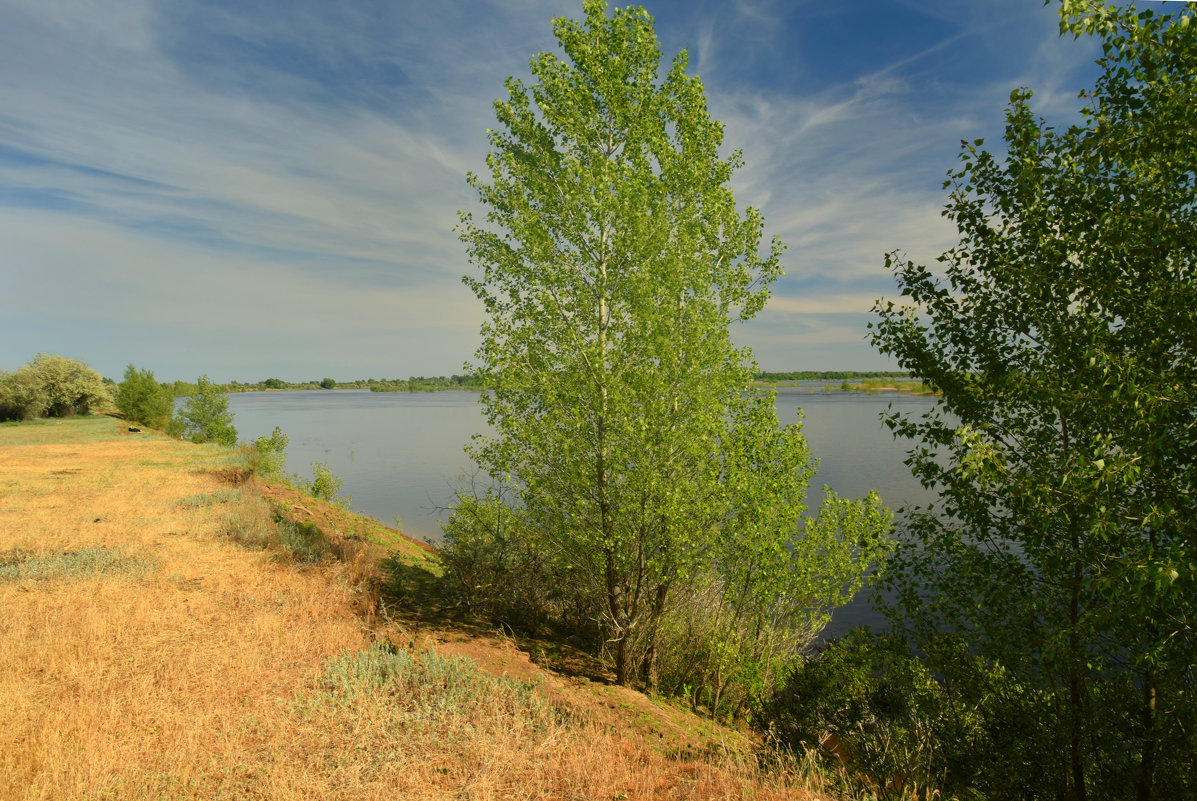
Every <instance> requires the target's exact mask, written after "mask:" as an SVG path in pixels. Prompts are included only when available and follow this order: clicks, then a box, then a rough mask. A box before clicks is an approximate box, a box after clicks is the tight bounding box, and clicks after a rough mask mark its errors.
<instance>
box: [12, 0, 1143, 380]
mask: <svg viewBox="0 0 1197 801" xmlns="http://www.w3.org/2000/svg"><path fill="white" fill-rule="evenodd" d="M1140 5H1146V3H1140ZM1152 5H1156V6H1158V5H1159V4H1158V3H1153V4H1152ZM646 8H647V9H648V11H649V12H650V13H651V14H653V16H654V17H655V19H656V29H657V34H658V36H659V37H660V39H661V42H662V48H663V50H664V52H665V54H666V58H671V57H672V55H673V54H674V53H676V52H677V51H678V50H680V49H683V48H685V49H687V50H689V52H690V63H691V71H692V72H695V73H697V74H699V75H700V76H701V77H702V79H703V81H704V83H705V85H706V88H707V98H708V103H709V105H710V108H711V112H712V115H713V116H714V117H716V118H717V119H720V120H722V121H723V122H724V123H725V125H726V140H725V141H726V145H727V147H728V149H729V150H730V148H732V147H739V148H741V149H742V150H743V152H744V158H745V162H746V165H745V168H744V169H743V170H741V171H740V172H739V173H738V174H737V175H736V177H735V179H734V182H733V188H734V190H735V192H736V197H737V200H738V201H739V203H740V204H741V206H742V207H743V206H745V205H753V206H756V207H757V208H759V209H761V211H762V213H763V214H764V217H765V227H766V234H767V235H768V236H772V235H774V234H776V235H780V236H781V238H782V239H783V240H784V241H785V243H786V244H787V246H788V251H787V252H786V255H785V264H786V273H787V274H786V276H785V277H784V278H783V279H781V280H780V281H778V282H777V283H776V284H775V285H774V292H773V299H772V301H771V303H770V305H769V306H768V308H767V309H766V310H765V311H764V312H763V313H762V314H761V315H760V316H759V318H758V319H757V320H754V321H752V322H751V323H750V324H748V325H746V326H742V327H740V328H738V329H737V331H736V334H735V336H736V338H737V341H739V342H741V343H742V344H746V345H750V346H751V347H752V348H753V349H754V351H755V354H756V357H757V360H758V362H759V363H760V365H761V367H762V368H764V369H769V370H789V369H834V368H844V369H875V368H887V367H892V366H893V365H892V363H891V362H889V361H887V360H886V359H885V358H883V357H881V356H880V355H878V354H876V353H874V352H873V351H872V350H871V349H870V347H869V345H868V344H867V342H866V340H865V325H866V323H867V321H868V319H869V316H870V315H869V308H870V307H871V306H872V302H873V300H874V299H876V298H877V297H879V296H882V295H887V294H888V295H891V296H892V295H894V294H896V293H895V291H894V284H893V279H892V277H891V276H890V274H889V273H888V272H886V270H885V268H884V259H883V254H884V253H885V252H886V251H888V250H892V249H895V248H900V249H903V250H905V251H906V252H907V253H908V254H909V255H910V257H912V258H915V259H917V260H920V261H924V262H928V261H931V260H932V259H934V257H935V256H936V255H937V254H938V253H939V252H941V251H942V250H944V249H945V248H947V247H948V246H950V244H951V243H952V241H953V229H952V228H951V227H950V225H949V224H948V223H947V222H946V221H945V220H943V219H942V218H941V216H940V211H941V209H942V207H943V202H944V197H945V196H944V193H943V191H942V189H941V184H942V182H943V179H944V174H945V172H946V171H947V170H948V169H949V168H951V167H952V165H953V164H954V163H955V159H956V154H957V150H958V145H959V141H960V140H961V139H970V140H971V139H975V138H980V137H984V138H986V139H987V140H989V141H990V142H991V143H993V144H995V145H997V144H1000V143H999V141H998V140H999V139H1000V134H1001V127H1002V115H1003V111H1004V107H1005V103H1006V100H1007V98H1008V96H1009V93H1010V91H1011V90H1012V89H1014V88H1016V87H1018V86H1029V87H1030V88H1032V89H1033V90H1035V92H1036V97H1037V100H1036V103H1037V106H1038V108H1039V111H1040V113H1041V114H1042V115H1044V116H1046V117H1048V118H1049V119H1055V120H1064V121H1067V120H1071V119H1072V115H1073V114H1074V113H1075V111H1076V109H1077V108H1078V107H1079V101H1078V100H1077V99H1076V94H1077V91H1078V90H1080V89H1081V88H1083V87H1085V86H1087V85H1089V84H1090V83H1091V82H1092V79H1093V75H1094V67H1093V66H1092V62H1093V59H1094V58H1096V56H1097V50H1096V47H1095V44H1094V43H1093V42H1091V41H1086V40H1080V41H1075V40H1073V39H1072V38H1071V37H1067V38H1061V37H1060V36H1059V35H1058V22H1057V17H1056V8H1055V6H1054V5H1053V6H1049V7H1044V6H1043V5H1042V3H1041V2H1040V0H918V1H917V2H916V0H821V1H820V2H813V1H812V2H807V1H806V0H776V1H771V0H719V1H717V0H661V1H660V2H650V3H649V4H648V5H646ZM560 15H568V16H574V17H580V16H581V11H580V3H576V2H564V1H559V0H438V1H437V2H433V3H429V2H418V3H417V2H408V0H338V2H335V3H333V2H327V0H288V2H277V1H275V2H270V1H269V0H255V1H254V2H250V3H247V2H242V1H241V0H236V1H234V0H222V1H220V2H194V1H192V0H54V2H47V0H0V243H2V244H0V369H14V368H16V367H18V366H20V365H21V364H22V363H24V362H25V361H26V360H28V359H29V358H30V357H31V356H33V354H35V353H37V352H40V351H49V352H57V353H62V354H64V355H68V356H71V357H74V358H80V359H84V360H86V361H87V362H89V363H90V364H91V365H92V366H93V367H95V368H96V369H97V370H99V371H100V372H101V373H103V374H105V375H109V376H112V377H114V378H118V379H119V377H120V374H121V372H122V371H123V368H124V365H125V364H127V363H129V362H132V363H135V364H137V365H138V366H139V367H148V368H149V369H152V370H154V371H155V374H156V375H157V376H158V377H159V378H160V379H164V380H165V379H175V378H194V377H195V376H196V375H199V374H201V373H207V374H209V375H210V376H211V377H212V378H213V379H214V380H217V381H228V380H242V381H255V380H261V379H264V378H266V377H268V376H279V377H282V378H286V379H290V380H305V379H310V378H319V377H322V376H332V377H335V378H338V379H352V378H366V377H406V376H408V375H433V374H437V375H439V374H449V373H454V372H460V371H461V369H462V363H463V362H464V361H466V360H467V359H469V358H470V357H471V355H472V353H473V351H474V348H475V347H476V344H477V338H478V325H479V322H480V320H481V309H480V306H479V304H478V303H477V302H476V301H475V299H474V297H473V295H472V294H471V293H470V292H469V290H468V289H466V288H465V287H464V286H462V284H461V283H460V277H461V275H462V274H464V273H466V272H469V271H470V270H471V269H472V268H471V267H470V265H469V264H468V263H467V262H466V259H465V253H464V248H463V247H462V245H461V244H460V243H459V242H458V240H457V238H456V236H455V234H454V233H453V231H452V228H453V226H454V224H455V221H456V210H457V209H459V208H464V209H475V210H476V209H477V206H476V203H475V200H474V197H473V196H472V194H471V192H470V191H469V190H468V187H467V186H466V184H465V173H466V171H467V170H481V169H482V167H483V159H484V157H485V153H486V146H487V144H486V137H485V131H486V128H487V127H488V125H491V124H492V121H493V116H492V111H491V101H492V100H493V99H495V98H497V97H499V96H501V95H502V94H503V87H502V82H503V79H504V78H505V77H507V76H509V75H517V76H521V77H526V76H527V74H528V70H527V65H528V61H529V60H530V58H531V57H532V56H533V55H534V54H535V53H537V52H539V51H543V50H552V49H554V48H555V41H554V39H553V37H552V32H551V27H550V20H551V19H552V18H553V17H556V16H560Z"/></svg>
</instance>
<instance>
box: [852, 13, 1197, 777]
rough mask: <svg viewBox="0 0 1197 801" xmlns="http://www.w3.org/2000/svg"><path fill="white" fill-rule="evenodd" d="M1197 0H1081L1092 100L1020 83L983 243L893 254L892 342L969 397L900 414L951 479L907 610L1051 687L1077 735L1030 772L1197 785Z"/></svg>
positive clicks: (917, 554) (901, 608)
mask: <svg viewBox="0 0 1197 801" xmlns="http://www.w3.org/2000/svg"><path fill="white" fill-rule="evenodd" d="M1193 16H1194V9H1193V7H1192V6H1191V5H1190V6H1186V7H1182V8H1181V9H1180V10H1179V14H1178V15H1176V16H1159V15H1156V14H1155V12H1153V11H1152V10H1143V11H1139V10H1136V9H1134V8H1126V9H1116V8H1113V7H1109V8H1107V7H1104V6H1101V5H1100V4H1098V3H1096V2H1090V0H1067V2H1065V3H1064V4H1063V11H1062V17H1061V19H1062V23H1061V29H1062V31H1070V32H1072V33H1074V34H1075V35H1078V36H1079V35H1083V34H1092V35H1095V36H1097V37H1098V38H1099V39H1100V41H1101V45H1102V52H1103V56H1102V58H1101V60H1100V61H1099V62H1098V64H1099V66H1100V67H1101V69H1102V72H1101V77H1100V78H1099V80H1098V82H1097V85H1096V86H1095V88H1094V89H1093V90H1092V91H1088V92H1085V93H1082V97H1084V98H1085V99H1086V100H1087V101H1088V107H1087V108H1086V109H1085V111H1084V113H1083V118H1082V120H1081V121H1080V122H1079V123H1078V124H1076V125H1075V126H1073V127H1071V128H1068V129H1067V130H1063V131H1061V130H1057V129H1054V128H1051V127H1049V126H1047V125H1046V124H1045V123H1044V122H1043V121H1042V120H1040V119H1037V118H1036V117H1035V116H1034V114H1033V112H1032V109H1031V93H1030V92H1029V91H1026V90H1020V91H1016V92H1014V93H1013V95H1012V96H1011V104H1010V107H1009V110H1008V113H1007V125H1006V132H1005V143H1004V144H1005V148H1004V149H1005V151H1006V155H1005V156H1004V157H1001V156H996V155H993V154H991V153H989V152H988V151H986V150H984V149H983V148H982V142H981V141H980V140H977V141H975V142H971V143H969V142H966V143H963V150H962V153H961V166H960V167H959V168H958V169H957V170H955V171H954V172H952V173H951V174H950V176H949V180H948V181H947V182H946V183H945V186H950V187H951V190H952V194H951V199H950V202H949V205H948V210H947V215H948V216H949V217H951V218H952V219H953V220H954V221H955V223H956V225H957V228H958V229H959V232H960V243H959V244H958V245H957V246H956V247H955V248H953V249H951V250H949V251H948V252H947V253H945V254H944V255H943V256H942V257H941V258H940V261H941V266H940V267H938V268H937V269H936V270H934V271H932V270H930V269H928V268H926V267H923V266H918V265H915V264H913V263H910V262H902V261H901V260H900V259H899V258H898V257H897V256H896V255H891V256H890V257H889V258H888V259H887V261H888V263H889V264H890V266H891V268H893V269H894V270H895V271H896V273H897V278H898V282H899V284H900V286H901V289H902V292H901V294H902V295H903V296H904V297H903V301H902V304H901V305H899V304H895V303H892V302H879V303H878V305H877V307H876V311H877V312H878V314H879V315H880V320H879V322H878V323H877V324H876V328H875V333H874V335H873V341H874V343H875V345H876V346H877V347H878V348H879V349H880V350H881V351H882V352H883V353H887V354H892V355H893V356H895V357H896V358H897V359H898V362H899V364H900V365H901V366H902V367H904V368H907V369H909V370H911V371H912V372H913V373H914V374H915V375H916V376H918V377H920V378H923V379H924V380H927V381H929V382H930V383H931V384H932V385H933V386H935V387H936V388H937V389H939V390H940V391H941V392H942V396H943V402H942V404H941V405H940V407H939V409H938V410H936V411H935V412H932V413H931V414H929V415H927V416H925V417H924V418H922V419H919V420H913V419H908V418H902V417H898V416H895V417H892V418H890V420H889V423H890V425H891V426H892V427H893V428H894V430H895V431H896V432H897V434H899V435H901V436H904V437H908V438H911V439H912V440H913V441H914V442H915V443H916V444H915V445H914V448H913V450H912V451H911V454H910V459H909V462H908V463H909V464H910V465H911V466H912V468H913V470H914V471H915V474H916V475H918V476H919V477H920V478H921V479H922V480H923V482H924V484H925V485H927V486H928V487H932V488H935V489H937V490H938V491H939V493H940V497H941V505H940V506H939V508H936V509H934V510H914V511H912V512H911V513H910V514H909V515H908V517H907V524H906V526H907V532H908V536H909V538H910V540H911V542H912V545H911V546H910V547H908V548H904V549H902V550H901V551H900V552H899V554H898V556H897V557H896V559H895V563H894V565H893V570H892V572H891V573H890V576H891V583H892V588H893V590H894V591H895V592H896V593H897V594H898V598H899V600H898V602H897V604H896V607H895V609H894V610H893V611H894V615H893V617H892V619H893V620H894V621H895V623H897V624H899V625H900V626H901V627H902V628H903V629H904V630H906V631H907V633H908V634H909V635H910V636H911V638H912V640H913V642H914V643H915V644H916V646H918V647H920V648H923V649H925V650H926V649H927V648H928V643H930V642H932V641H933V640H934V639H935V638H936V637H938V636H939V632H942V631H945V630H956V631H960V632H962V633H966V634H967V637H968V640H969V643H970V645H971V646H972V647H974V648H976V649H977V650H978V651H979V652H980V653H981V654H983V655H985V656H986V657H987V658H989V659H990V660H992V661H993V662H995V663H998V664H1001V665H1002V666H1003V667H1004V669H1005V670H1007V671H1009V674H1010V676H1011V677H1012V680H1014V681H1015V682H1016V683H1017V684H1018V685H1019V686H1021V687H1028V688H1034V689H1035V690H1036V691H1039V692H1042V693H1043V699H1042V703H1041V706H1040V709H1041V715H1040V718H1039V721H1038V724H1037V725H1038V726H1039V727H1041V728H1043V729H1046V730H1048V731H1055V732H1062V733H1063V734H1064V737H1063V741H1062V742H1061V743H1059V746H1060V748H1059V750H1058V752H1045V753H1043V754H1041V755H1037V756H1036V755H1029V756H1030V759H1029V761H1027V762H1024V763H1015V762H1013V761H1011V762H1007V763H1002V764H1001V765H1000V767H996V768H995V769H996V770H1002V771H1005V772H1007V773H1015V772H1016V773H1018V775H1020V776H1022V777H1023V778H1024V779H1025V781H1026V783H1027V787H1028V788H1030V787H1035V788H1042V789H1041V790H1034V791H1033V792H1031V791H1029V792H1030V795H1029V797H1044V798H1047V797H1050V798H1057V797H1061V798H1075V799H1083V798H1125V797H1129V796H1131V795H1135V796H1137V797H1138V798H1140V799H1145V798H1151V797H1160V798H1164V797H1167V798H1179V797H1183V796H1189V797H1191V796H1192V794H1193V793H1194V792H1195V791H1197V788H1195V787H1194V781H1195V779H1194V774H1195V773H1197V771H1195V770H1194V768H1195V766H1194V763H1193V761H1192V754H1193V753H1197V752H1195V751H1194V740H1193V732H1194V731H1197V704H1195V703H1194V695H1193V691H1194V674H1193V670H1192V662H1193V659H1192V655H1193V654H1194V653H1195V652H1197V637H1195V633H1197V632H1195V630H1194V613H1195V612H1197V608H1195V607H1197V535H1195V529H1194V525H1195V523H1194V521H1197V492H1194V489H1195V488H1197V474H1195V472H1194V458H1193V456H1194V454H1197V426H1194V424H1193V409H1194V408H1195V407H1197V338H1195V337H1194V332H1197V281H1195V280H1194V277H1195V276H1194V257H1195V256H1197V186H1195V183H1194V180H1193V175H1194V171H1195V170H1197V85H1195V81H1194V76H1197V25H1193V24H1192V18H1193ZM907 307H909V308H907ZM928 653H929V658H932V657H933V654H932V652H931V651H930V650H928ZM932 664H933V666H934V668H935V669H936V670H937V671H942V672H943V673H944V674H945V676H946V677H947V678H948V679H949V680H952V679H953V676H952V675H951V674H950V670H951V669H952V665H950V664H940V663H938V662H933V663H932ZM1057 765H1063V766H1065V767H1064V768H1063V769H1061V770H1057V769H1056V768H1057ZM1045 777H1046V780H1047V781H1048V782H1049V785H1050V786H1048V787H1044V786H1043V784H1042V782H1043V781H1044V780H1045Z"/></svg>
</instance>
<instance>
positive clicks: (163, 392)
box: [116, 364, 175, 428]
mask: <svg viewBox="0 0 1197 801" xmlns="http://www.w3.org/2000/svg"><path fill="white" fill-rule="evenodd" d="M174 403H175V396H174V392H173V390H172V387H171V386H170V385H166V384H159V383H158V382H157V380H155V379H154V373H153V372H152V371H150V370H138V369H137V368H136V367H134V366H133V365H131V364H130V365H129V366H128V367H126V368H125V380H124V381H121V383H120V384H118V385H117V393H116V408H117V411H119V412H120V413H121V414H123V415H124V416H125V419H126V420H130V421H132V422H136V423H141V424H143V425H147V426H153V427H155V428H163V427H165V426H166V424H167V423H169V422H170V418H171V415H172V413H173V412H174Z"/></svg>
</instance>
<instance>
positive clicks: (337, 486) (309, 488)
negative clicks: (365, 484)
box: [275, 428, 353, 509]
mask: <svg viewBox="0 0 1197 801" xmlns="http://www.w3.org/2000/svg"><path fill="white" fill-rule="evenodd" d="M275 431H276V432H277V431H278V429H277V428H276V429H275ZM278 433H282V432H278ZM284 444H285V443H284ZM296 478H297V479H298V476H296ZM296 485H297V486H298V487H299V488H300V489H302V490H303V491H304V492H306V493H307V494H308V495H311V496H312V497H313V498H319V499H320V500H323V501H328V502H329V503H331V504H334V505H336V506H340V507H341V508H342V509H348V508H349V504H350V503H352V501H353V498H352V497H350V496H349V495H341V494H339V493H340V492H341V487H342V486H344V485H345V482H344V480H343V479H341V478H340V477H339V476H337V475H336V474H335V473H333V471H332V470H331V469H329V466H328V465H327V464H326V463H324V462H315V463H313V464H312V480H311V481H302V480H299V481H297V482H296Z"/></svg>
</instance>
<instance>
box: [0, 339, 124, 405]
mask: <svg viewBox="0 0 1197 801" xmlns="http://www.w3.org/2000/svg"><path fill="white" fill-rule="evenodd" d="M112 402H113V399H112V394H111V392H109V389H108V386H107V385H106V384H105V383H104V379H103V378H101V377H100V374H99V373H97V372H96V371H95V370H93V369H91V368H90V367H88V366H87V363H86V362H82V361H78V360H77V359H68V358H66V357H65V356H59V355H58V354H56V353H39V354H37V355H36V356H34V357H33V359H32V360H30V361H29V363H28V364H26V365H25V366H24V367H22V368H21V369H19V370H17V371H15V372H12V373H6V374H3V375H0V415H2V416H3V417H4V418H8V419H18V420H29V419H32V418H34V417H69V416H70V415H74V414H86V413H87V412H89V411H90V410H92V409H95V408H100V407H108V406H110V405H111V404H112Z"/></svg>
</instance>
